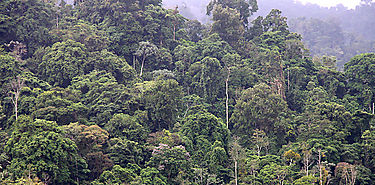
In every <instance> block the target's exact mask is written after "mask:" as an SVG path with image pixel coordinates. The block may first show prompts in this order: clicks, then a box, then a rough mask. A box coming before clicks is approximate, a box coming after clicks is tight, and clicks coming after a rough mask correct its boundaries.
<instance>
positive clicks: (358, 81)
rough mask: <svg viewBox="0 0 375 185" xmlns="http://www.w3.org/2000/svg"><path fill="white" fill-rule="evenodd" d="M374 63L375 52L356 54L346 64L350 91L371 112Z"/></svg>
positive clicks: (363, 107)
mask: <svg viewBox="0 0 375 185" xmlns="http://www.w3.org/2000/svg"><path fill="white" fill-rule="evenodd" d="M374 65H375V54H373V53H367V54H361V55H358V56H355V57H353V58H352V59H351V60H350V62H348V63H347V64H345V75H346V76H347V78H348V89H349V93H350V94H351V95H352V96H354V97H355V98H356V101H357V102H358V103H359V105H360V106H361V108H362V109H363V110H366V111H369V112H371V110H372V103H373V102H374V97H373V94H374V92H375V90H374V85H375V81H374V79H373V78H372V77H373V74H372V73H373V70H372V68H373V67H374Z"/></svg>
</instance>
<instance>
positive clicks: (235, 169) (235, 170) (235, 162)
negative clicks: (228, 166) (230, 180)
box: [234, 160, 238, 185]
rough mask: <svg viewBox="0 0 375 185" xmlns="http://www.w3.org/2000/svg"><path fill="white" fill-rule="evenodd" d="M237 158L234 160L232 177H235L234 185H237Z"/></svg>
mask: <svg viewBox="0 0 375 185" xmlns="http://www.w3.org/2000/svg"><path fill="white" fill-rule="evenodd" d="M237 175H238V174H237V160H235V161H234V178H235V179H236V185H238V179H237Z"/></svg>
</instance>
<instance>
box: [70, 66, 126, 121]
mask: <svg viewBox="0 0 375 185" xmlns="http://www.w3.org/2000/svg"><path fill="white" fill-rule="evenodd" d="M70 88H71V89H73V90H78V91H80V94H81V97H80V99H81V102H82V103H83V104H84V105H86V106H87V108H88V109H89V110H88V117H89V121H92V122H94V123H96V124H98V125H100V126H102V125H104V124H105V123H107V122H108V121H109V120H110V119H111V116H112V115H113V114H116V113H126V111H125V110H126V108H127V103H128V100H129V99H130V98H131V95H130V93H129V92H128V91H127V90H126V88H125V86H124V85H122V84H119V83H118V82H117V81H116V80H115V78H114V77H113V76H112V75H111V74H108V73H106V72H104V71H92V72H91V73H89V74H87V75H83V76H79V77H77V78H74V80H73V81H72V85H71V86H70Z"/></svg>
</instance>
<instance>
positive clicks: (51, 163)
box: [5, 116, 87, 184]
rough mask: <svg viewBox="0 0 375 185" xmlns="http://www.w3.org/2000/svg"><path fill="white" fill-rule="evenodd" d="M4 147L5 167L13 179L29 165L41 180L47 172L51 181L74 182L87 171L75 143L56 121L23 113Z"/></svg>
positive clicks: (21, 173)
mask: <svg viewBox="0 0 375 185" xmlns="http://www.w3.org/2000/svg"><path fill="white" fill-rule="evenodd" d="M13 129H14V131H13V133H12V135H11V136H10V138H9V140H8V142H7V145H6V146H5V149H6V151H7V153H8V154H9V157H10V158H11V163H10V166H9V167H8V170H9V172H10V173H12V177H13V178H18V177H21V176H22V175H23V173H24V171H25V170H27V169H28V165H31V168H33V169H34V170H35V173H36V174H37V176H38V177H39V178H40V179H42V177H43V173H46V175H47V177H48V179H50V181H51V182H52V183H58V184H61V183H73V182H74V181H75V179H76V178H79V177H80V176H81V175H82V173H84V172H85V171H87V169H86V168H87V164H86V162H85V161H84V160H83V159H82V158H81V157H80V156H79V155H78V152H77V146H76V144H75V143H74V142H73V141H72V140H70V139H68V138H64V137H63V135H62V134H61V131H60V129H59V128H58V127H57V124H56V122H52V121H46V120H38V119H37V120H35V121H33V120H32V119H31V118H30V117H27V116H22V117H20V118H19V120H17V122H16V124H15V125H14V127H13Z"/></svg>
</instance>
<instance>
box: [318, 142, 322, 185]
mask: <svg viewBox="0 0 375 185" xmlns="http://www.w3.org/2000/svg"><path fill="white" fill-rule="evenodd" d="M321 152H322V151H321V150H320V149H319V150H318V153H319V159H318V166H319V182H320V183H319V184H320V185H323V174H322V165H321V160H322V153H321Z"/></svg>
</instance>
